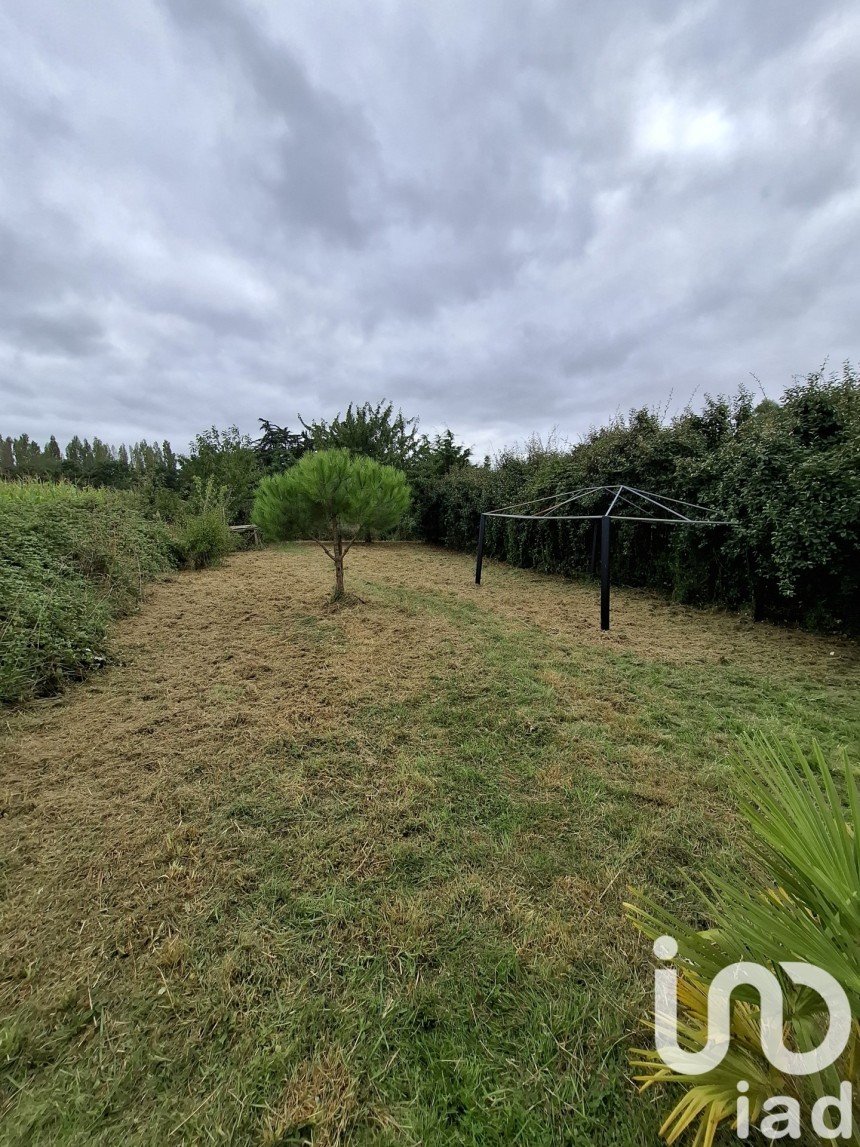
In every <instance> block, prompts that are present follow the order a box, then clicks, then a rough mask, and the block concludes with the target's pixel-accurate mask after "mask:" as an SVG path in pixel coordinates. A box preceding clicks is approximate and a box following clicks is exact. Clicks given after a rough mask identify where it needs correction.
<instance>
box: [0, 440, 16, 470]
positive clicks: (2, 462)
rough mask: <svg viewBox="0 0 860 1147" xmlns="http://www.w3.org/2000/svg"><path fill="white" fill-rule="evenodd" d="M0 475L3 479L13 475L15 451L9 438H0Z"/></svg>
mask: <svg viewBox="0 0 860 1147" xmlns="http://www.w3.org/2000/svg"><path fill="white" fill-rule="evenodd" d="M0 473H2V475H3V477H4V478H12V477H14V475H15V449H14V446H13V443H12V439H11V438H0Z"/></svg>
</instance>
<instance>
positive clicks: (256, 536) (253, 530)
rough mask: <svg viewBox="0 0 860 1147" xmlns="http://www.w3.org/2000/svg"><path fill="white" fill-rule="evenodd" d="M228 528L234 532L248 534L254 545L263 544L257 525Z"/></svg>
mask: <svg viewBox="0 0 860 1147" xmlns="http://www.w3.org/2000/svg"><path fill="white" fill-rule="evenodd" d="M230 530H231V532H232V533H234V534H250V535H251V539H252V541H253V543H254V545H255V546H261V545H262V544H263V538H262V535H261V534H260V527H259V526H254V525H250V526H231V527H230Z"/></svg>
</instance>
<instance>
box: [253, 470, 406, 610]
mask: <svg viewBox="0 0 860 1147" xmlns="http://www.w3.org/2000/svg"><path fill="white" fill-rule="evenodd" d="M409 502H410V492H409V486H408V484H407V482H406V478H405V477H404V475H403V473H402V472H401V471H400V470H396V469H395V468H394V467H393V466H384V465H381V464H380V463H379V462H375V461H374V460H373V459H372V458H367V457H363V456H358V457H356V456H353V455H352V454H350V452H349V451H348V450H321V451H317V452H314V453H311V454H305V455H304V457H303V458H302V459H301V460H300V461H299V462H297V463H296V465H295V466H293V467H292V468H291V469H289V470H286V471H284V472H283V473H282V474H274V475H271V476H269V477H267V478H264V479H263V480H262V482H261V483H260V485H259V487H258V489H257V496H256V498H255V500H254V509H253V515H252V516H253V520H254V522H255V523H256V524H257V525H258V526H259V527H260V529H261V530H262V532H263V536H264V537H266V538H268V539H269V540H284V539H287V538H297V537H300V538H313V539H314V540H315V541H317V542H319V543H320V544H321V545H322V539H324V538H325V539H327V540H329V541H330V542H331V545H332V548H331V550H329V549H328V548H327V547H326V546H325V545H323V549H325V551H326V553H327V554H328V555H329V557H330V558H331V559H332V561H333V562H334V564H335V596H339V595H340V594H342V593H343V559H344V558H345V557H346V555H347V553H348V552H349V549H350V547H351V546H352V542H353V540H354V539H355V536H356V535H357V534H358V533H359V532H367V531H374V532H376V533H382V532H384V531H386V530H391V529H393V528H394V527H395V526H396V525H397V524H398V523H399V522H400V521H401V520H402V519H403V517H404V515H405V514H406V512H407V511H408V509H409ZM345 541H346V545H345V546H344V542H345Z"/></svg>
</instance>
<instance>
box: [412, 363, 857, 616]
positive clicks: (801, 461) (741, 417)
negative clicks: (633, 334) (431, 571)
mask: <svg viewBox="0 0 860 1147" xmlns="http://www.w3.org/2000/svg"><path fill="white" fill-rule="evenodd" d="M858 456H860V380H858V376H857V372H856V370H854V368H852V367H851V366H849V365H846V366H845V368H844V370H843V372H842V373H841V374H831V375H827V376H825V375H824V373H823V372H819V373H817V374H813V375H810V376H809V377H808V378H807V379H806V380H805V381H803V382H799V383H797V384H796V385H795V386H793V387H791V388H790V389H789V390H788V391H787V392H786V394H785V396H784V398H783V401H782V402H781V403H779V404H777V403H775V402H771V401H765V402H761V403H760V404H759V405H758V406H756V405H754V403H753V401H752V398H751V396H750V395H749V394H746V393H743V392H742V393H740V394H739V395H738V396H737V397H736V398H735V399H733V400H731V401H728V400H724V399H719V400H708V401H707V402H706V404H705V408H704V411H703V412H702V413H695V412H693V411H686V412H685V413H684V414H682V415H680V416H679V417H678V418H676V419H674V420H673V421H672V422H670V423H669V424H668V425H665V424H664V423H663V421H662V420H661V419H660V418H659V417H658V416H657V415H655V414H653V413H650V412H649V411H646V410H640V411H634V412H632V413H631V414H630V415H629V416H628V417H627V418H620V419H618V420H616V422H615V423H614V424H612V425H611V426H608V427H604V428H602V429H600V430H595V431H593V432H592V433H591V434H589V435H588V436H587V438H586V439H585V441H584V442H582V443H580V444H579V445H577V446H574V447H572V448H570V449H563V448H560V447H558V446H557V445H555V444H553V443H550V444H549V445H543V444H541V443H540V442H536V441H535V442H532V443H531V444H530V445H529V446H528V448H527V449H526V450H525V452H507V453H505V454H503V455H502V456H501V457H500V458H499V459H498V461H497V463H496V465H494V466H492V467H487V466H485V467H480V468H479V467H465V468H462V467H461V468H457V469H454V470H453V471H451V472H450V473H448V474H446V475H445V476H443V477H442V478H439V479H438V480H437V481H435V482H431V483H430V484H429V485H427V486H425V487H423V488H422V489H421V492H420V493H421V527H422V534H423V536H424V537H425V538H426V539H427V540H428V541H433V542H437V543H439V544H442V545H446V546H451V547H453V548H456V549H473V548H474V545H475V538H476V536H477V526H478V518H479V515H480V513H481V511H483V510H489V509H493V508H495V507H498V506H503V505H506V504H509V503H511V502H514V501H518V500H519V501H522V500H525V499H529V498H540V497H544V496H548V495H553V494H556V493H558V492H561V491H566V490H572V489H576V488H578V487H582V486H595V485H615V484H617V483H624V484H625V485H628V486H633V487H637V488H639V489H645V490H654V491H656V492H658V493H662V494H666V495H668V496H670V497H675V498H681V499H684V500H686V501H689V502H696V503H699V504H701V505H705V506H713V507H715V508H717V509H719V510H720V511H721V512H722V513H723V514H724V515H725V516H726V518H727V519H729V520H732V521H734V522H736V523H737V524H736V525H735V526H733V527H730V528H724V529H720V530H708V531H703V530H698V531H697V530H695V529H685V528H684V527H677V528H676V527H673V528H672V529H671V530H667V529H666V528H665V527H661V526H652V525H646V524H642V523H637V524H628V525H624V526H619V527H618V528H617V529H615V530H614V534H615V541H614V545H613V558H612V561H613V577H614V578H615V579H616V580H618V581H620V582H622V583H626V584H628V585H634V586H647V587H649V588H653V589H658V590H660V591H661V592H663V593H666V594H669V595H671V596H672V597H674V598H675V599H676V600H678V601H682V602H686V603H691V604H697V605H707V604H716V605H722V606H728V607H729V608H731V609H740V608H743V607H746V606H751V607H752V610H753V614H754V616H755V617H756V618H757V619H761V618H765V617H769V618H773V619H775V620H779V621H788V622H801V623H802V624H804V625H806V626H808V627H810V628H823V629H837V630H848V631H851V632H856V631H857V630H858V629H860V609H858V602H860V562H858V553H860V468H858V466H857V458H858ZM603 509H605V506H602V507H599V508H598V507H597V506H596V505H595V508H594V510H593V511H592V512H602V510H603ZM591 529H592V526H591V523H584V522H552V523H534V522H515V521H504V520H493V519H489V520H488V528H487V537H486V552H487V553H488V554H490V555H492V556H495V557H498V558H501V559H503V560H505V561H507V562H510V563H511V564H513V565H520V566H526V567H531V568H534V569H538V570H542V571H545V572H552V573H564V574H568V575H570V574H576V573H579V574H582V573H585V571H586V570H587V568H588V563H589V557H590V554H591V547H592V538H591Z"/></svg>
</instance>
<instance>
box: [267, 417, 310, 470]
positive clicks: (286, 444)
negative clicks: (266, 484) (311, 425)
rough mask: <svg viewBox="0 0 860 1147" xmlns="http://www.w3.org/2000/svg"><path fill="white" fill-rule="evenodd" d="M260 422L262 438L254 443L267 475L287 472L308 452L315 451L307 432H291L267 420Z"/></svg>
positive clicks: (285, 427) (286, 427) (287, 428)
mask: <svg viewBox="0 0 860 1147" xmlns="http://www.w3.org/2000/svg"><path fill="white" fill-rule="evenodd" d="M259 422H260V437H259V438H258V439H257V441H256V442H255V443H254V450H255V451H256V452H257V458H258V459H259V461H260V465H261V467H262V469H263V470H264V471H265V472H266V473H267V474H269V473H277V472H278V471H280V470H286V469H287V468H288V467H289V466H292V465H293V463H294V462H298V460H299V459H300V458H301V456H302V455H303V454H305V453H306V452H307V451H308V450H312V449H313V441H312V439H311V436H310V434H309V433H308V432H307V430H300V431H295V430H290V428H289V427H288V426H278V425H277V423H274V422H270V421H269V420H268V419H267V418H261V419H260V420H259Z"/></svg>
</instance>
